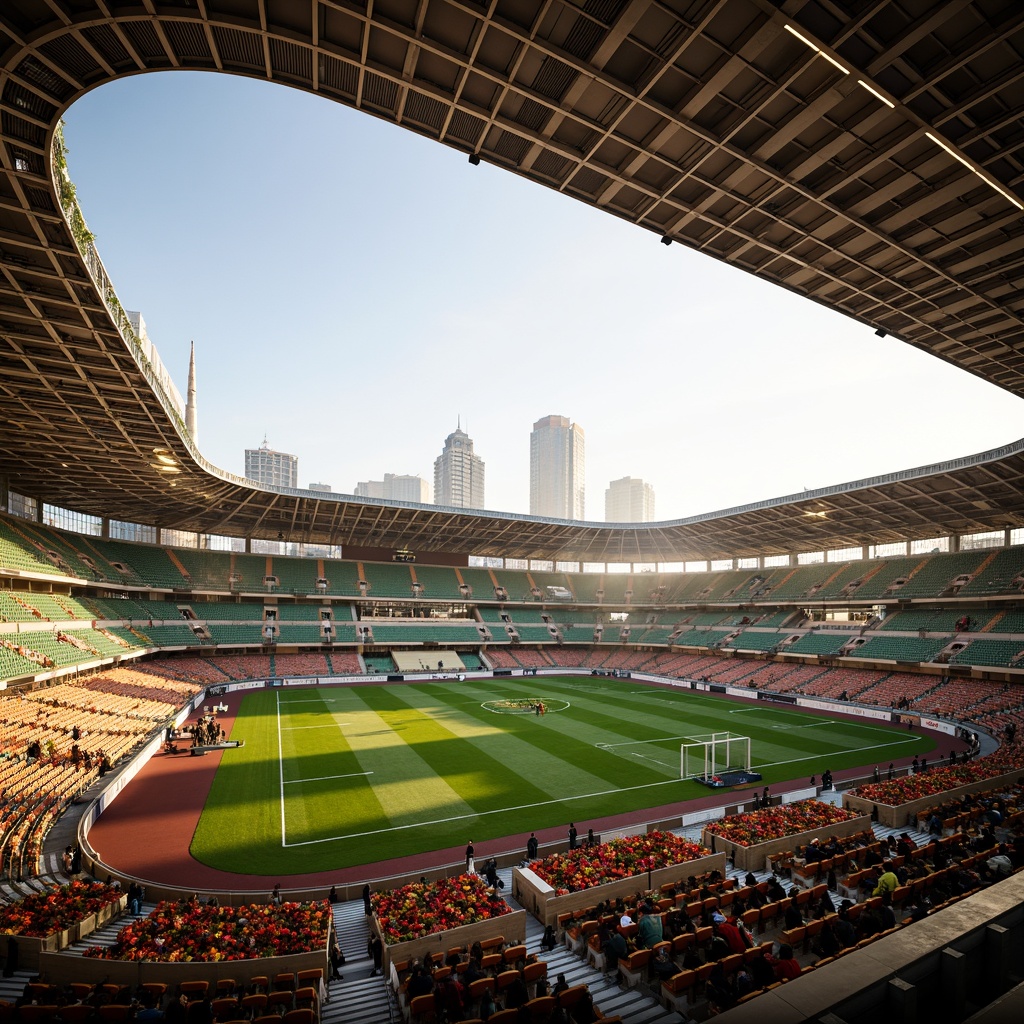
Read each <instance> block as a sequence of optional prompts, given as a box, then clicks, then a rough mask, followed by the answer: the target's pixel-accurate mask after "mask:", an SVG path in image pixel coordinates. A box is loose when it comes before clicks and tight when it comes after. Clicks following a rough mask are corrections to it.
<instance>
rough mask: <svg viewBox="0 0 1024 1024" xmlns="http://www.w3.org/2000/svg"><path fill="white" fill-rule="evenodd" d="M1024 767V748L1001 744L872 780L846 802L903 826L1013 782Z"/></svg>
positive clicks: (883, 821)
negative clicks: (972, 756) (944, 803)
mask: <svg viewBox="0 0 1024 1024" xmlns="http://www.w3.org/2000/svg"><path fill="white" fill-rule="evenodd" d="M1022 771H1024V750H1021V749H1017V748H1006V747H1002V748H1000V749H999V750H997V751H996V752H995V753H993V754H989V756H988V757H983V758H979V759H978V760H977V761H967V762H965V763H963V764H957V765H949V766H948V767H946V768H931V769H929V770H928V771H926V772H919V773H918V774H916V775H907V776H904V777H903V778H899V779H893V780H892V781H891V782H888V781H887V782H870V783H868V784H867V785H866V786H859V787H858V788H857V789H851V790H850V791H849V792H848V793H844V794H843V805H844V806H845V807H849V808H851V809H852V810H855V811H859V812H861V813H864V812H867V813H871V812H872V811H875V813H877V815H878V820H879V822H880V823H881V824H883V825H889V826H891V827H893V828H903V827H904V826H906V825H908V824H913V823H915V821H916V816H917V812H918V811H922V810H924V809H925V808H927V807H929V806H930V805H931V804H933V803H934V802H935V801H936V799H940V800H946V799H950V798H953V797H959V796H965V795H967V794H969V793H979V792H981V791H983V790H987V789H992V788H1000V787H1001V786H1004V785H1006V786H1012V785H1014V784H1015V783H1016V782H1017V780H1018V779H1019V778H1020V776H1021V773H1022Z"/></svg>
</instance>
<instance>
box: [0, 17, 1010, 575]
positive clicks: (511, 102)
mask: <svg viewBox="0 0 1024 1024" xmlns="http://www.w3.org/2000/svg"><path fill="white" fill-rule="evenodd" d="M65 6H67V5H60V4H53V3H42V2H35V0H23V2H17V3H12V4H6V5H5V10H4V20H3V24H2V27H0V54H2V57H0V76H2V77H0V104H2V107H3V117H2V119H0V147H2V149H3V157H4V159H3V160H2V161H0V188H2V192H3V202H2V203H0V233H2V244H0V268H2V274H0V493H3V492H6V491H7V490H8V489H9V490H11V491H14V492H15V493H17V494H21V495H25V496H28V497H29V498H31V499H33V500H36V501H40V502H47V503H50V504H52V505H56V506H60V507H63V508H69V509H73V510H75V511H77V512H82V513H86V514H91V515H97V516H101V517H109V518H113V519H119V520H124V521H127V522H142V523H145V524H147V525H155V526H158V527H166V528H177V529H183V530H191V531H195V532H197V533H204V534H205V533H214V534H229V535H236V536H245V537H259V538H266V539H273V538H276V537H277V536H278V535H284V536H285V537H286V538H287V539H288V540H290V541H309V542H317V543H329V544H339V545H342V546H344V547H345V548H346V550H347V551H348V552H349V553H350V554H354V553H355V550H354V549H356V548H360V549H363V551H364V552H365V555H366V557H367V558H369V559H370V560H371V561H372V560H373V559H375V558H378V559H379V558H380V557H382V556H383V555H386V553H387V551H388V549H389V548H390V549H395V548H398V547H408V548H410V549H412V550H413V551H416V552H418V553H424V552H452V553H458V554H465V553H473V554H480V555H487V554H493V555H501V556H509V557H522V558H530V557H533V558H543V559H552V560H562V561H568V560H580V561H593V562H599V561H600V562H671V561H680V560H693V559H707V558H733V557H738V556H748V555H749V556H757V555H761V554H766V553H768V554H770V553H790V552H797V551H804V550H817V549H842V548H846V547H852V546H858V547H859V546H862V545H864V544H865V543H876V544H878V543H886V542H889V541H899V540H903V539H905V538H908V537H909V538H927V537H934V536H944V535H948V534H956V533H965V532H981V531H985V530H995V529H1006V528H1009V527H1012V526H1018V525H1021V524H1022V523H1024V498H1022V495H1024V486H1022V484H1024V444H1020V443H1018V444H1013V445H1008V446H1006V447H1005V448H1003V449H998V450H995V451H992V452H986V453H982V454H980V455H978V456H973V457H969V458H962V459H957V460H955V461H953V462H949V463H943V464H940V465H936V466H932V467H922V468H920V469H915V470H908V471H906V472H903V473H895V474H890V475H888V476H885V477H880V478H875V479H870V480H863V481H856V482H853V483H850V484H844V485H840V486H838V487H833V488H825V489H821V490H818V491H812V492H806V493H804V494H799V495H791V496H789V497H784V498H779V499H773V500H769V501H764V502H758V503H756V504H752V505H748V506H744V507H742V508H737V509H729V510H724V511H719V512H713V513H709V514H706V515H700V516H693V517H690V518H688V519H683V520H676V521H673V522H668V523H658V524H646V525H641V526H621V525H619V526H616V525H604V524H578V523H570V522H564V521H559V520H544V519H538V518H531V517H526V516H512V515H508V514H500V513H489V512H460V511H458V510H454V509H447V508H439V507H436V506H422V505H411V504H400V503H385V502H381V501H376V502H375V501H374V500H372V499H362V500H356V499H353V498H351V497H348V496H330V495H327V496H325V495H323V494H320V493H316V492H310V491H298V490H295V491H288V490H274V489H270V488H257V487H253V486H252V485H251V484H249V483H247V482H246V481H245V480H243V479H241V478H239V477H236V476H233V475H231V474H228V473H226V472H224V471H222V470H220V469H218V468H217V467H215V466H212V465H211V464H210V463H208V462H207V461H206V460H205V459H204V458H203V457H202V455H201V454H200V453H199V451H198V449H197V448H196V445H195V444H194V442H193V439H192V438H191V436H190V435H189V434H188V432H187V429H186V427H185V425H184V422H183V419H182V416H181V410H180V409H179V408H178V407H177V406H176V404H175V402H174V400H173V397H172V395H171V394H170V393H169V389H168V388H167V387H165V384H164V382H163V381H162V379H161V376H160V374H159V373H158V372H157V371H156V369H154V366H155V365H156V364H155V363H154V358H153V356H154V353H153V352H152V351H151V350H149V351H147V350H144V348H143V347H142V345H141V343H140V342H139V340H138V338H136V337H135V335H134V333H133V332H132V330H131V326H130V324H129V323H128V320H127V317H126V315H125V313H124V310H123V308H122V307H121V304H120V303H119V302H118V299H117V297H116V287H115V284H116V283H115V282H111V281H110V280H109V279H108V277H107V275H106V272H105V270H104V268H103V266H102V263H101V262H100V259H99V256H98V254H97V252H96V250H95V248H94V246H93V244H92V242H91V240H90V239H89V237H88V233H87V232H86V231H85V229H84V221H83V220H82V217H81V212H80V211H79V210H78V209H77V207H76V206H75V200H74V190H73V188H71V187H70V179H69V178H68V177H67V168H66V165H65V160H64V151H63V147H62V145H61V144H60V140H59V133H58V132H57V127H58V123H59V119H60V117H61V115H62V113H63V112H64V111H65V110H66V109H67V107H68V106H69V105H71V104H72V103H73V102H74V101H75V100H76V99H77V98H78V97H79V96H81V95H83V94H84V93H85V92H86V91H88V90H90V89H94V88H96V87H97V86H100V85H102V84H103V83H105V82H109V81H112V80H115V79H118V78H121V77H126V76H130V75H136V74H138V73H140V72H144V71H150V70H165V69H167V68H176V69H177V68H180V69H196V70H203V71H222V72H226V73H231V74H237V75H244V76H249V77H253V78H258V79H264V80H270V81H274V82H279V83H281V84H284V85H288V86H290V87H294V88H299V89H303V90H307V91H310V92H316V93H317V94H318V95H319V96H321V97H323V98H325V99H326V100H330V101H333V102H337V103H342V104H345V105H348V106H351V107H354V108H358V109H361V110H365V111H366V112H368V113H370V114H372V115H373V116H375V117H380V118H384V119H387V120H391V121H392V122H394V123H395V124H400V125H402V126H403V127H405V128H408V129H410V130H412V131H415V132H417V133H419V134H421V135H423V136H426V137H428V138H431V139H434V140H436V141H438V142H440V143H443V144H445V145H448V146H451V147H454V148H456V149H458V150H460V151H462V152H463V153H466V154H469V155H470V156H471V158H472V159H473V160H474V162H478V161H479V160H485V161H487V162H489V163H493V164H494V165H496V166H498V167H501V168H504V169H506V170H508V171H510V172H512V173H515V174H518V175H521V176H523V177H525V178H527V179H529V180H531V181H533V182H535V183H537V184H538V185H544V186H547V187H548V188H552V189H556V190H558V191H560V192H564V193H566V194H567V196H570V197H572V198H575V199H578V200H581V201H583V202H586V203H588V204H590V205H592V206H594V207H595V208H597V209H600V210H603V211H606V212H607V213H609V214H611V215H613V216H616V217H618V218H622V219H625V220H628V221H630V222H631V223H633V224H635V225H637V226H638V227H642V228H644V229H646V230H648V231H650V232H653V233H654V235H655V236H660V237H661V238H662V240H663V241H669V242H676V243H679V244H681V245H686V246H688V247H690V248H692V249H695V250H697V251H700V252H702V253H705V254H707V255H709V256H711V257H713V258H715V259H718V260H722V261H724V262H727V263H729V264H731V265H732V266H735V267H737V268H740V269H742V270H745V271H747V272H749V273H752V274H755V275H757V276H759V277H760V278H762V279H763V280H766V281H769V282H772V283H775V284H778V285H780V286H782V287H785V288H787V289H789V290H791V291H793V292H796V293H798V294H800V295H804V296H806V297H808V298H809V299H813V300H814V301H816V302H819V303H822V304H824V305H826V306H828V307H830V308H832V309H834V310H837V311H839V312H841V313H843V314H844V315H847V316H850V317H852V318H855V319H857V320H860V321H861V322H863V323H864V324H865V325H867V327H868V328H870V329H874V330H876V331H878V332H880V333H888V334H891V335H893V336H895V337H899V338H901V339H902V340H903V341H905V342H907V343H908V344H911V345H914V346H916V347H918V348H920V349H922V350H924V351H926V352H928V353H931V354H933V355H935V356H937V357H939V358H941V359H943V360H946V361H948V362H950V363H953V364H954V365H957V366H960V367H962V368H963V369H964V370H965V371H966V372H970V373H973V374H977V375H979V376H981V377H984V378H985V379H987V380H989V381H992V382H994V383H995V384H997V385H999V386H1002V387H1004V388H1006V389H1008V390H1010V391H1012V392H1014V393H1016V394H1024V350H1022V348H1021V346H1020V345H1019V344H1018V342H1019V340H1020V338H1021V336H1022V333H1024V323H1022V315H1021V313H1022V308H1024V289H1022V288H1021V287H1020V284H1021V276H1020V275H1021V270H1020V267H1021V263H1020V252H1021V249H1022V246H1024V220H1022V218H1021V215H1020V214H1021V205H1020V202H1019V200H1018V198H1017V196H1016V195H1015V192H1014V189H1015V188H1016V187H1018V183H1019V181H1020V180H1021V171H1022V166H1021V158H1020V155H1019V154H1020V141H1021V133H1022V131H1024V128H1022V127H1021V126H1022V124H1024V109H1022V94H1021V91H1020V90H1019V88H1018V87H1017V81H1016V76H1015V75H1013V74H1010V73H1006V72H1005V71H1004V69H1006V68H1012V67H1015V66H1016V64H1017V63H1019V56H1020V53H1021V51H1022V50H1024V26H1022V24H1021V20H1020V17H1019V3H1018V0H973V2H971V0H965V2H962V3H949V4H942V5H938V6H937V7H935V9H934V10H932V11H930V12H929V13H928V15H927V16H924V15H922V16H921V17H918V15H917V13H915V10H914V9H912V6H911V7H908V5H907V4H905V3H898V2H895V0H879V2H878V3H875V4H872V5H870V6H869V7H868V8H865V7H864V5H862V4H860V3H856V2H853V0H836V2H834V3H831V4H829V5H828V7H827V11H826V10H825V8H823V7H822V5H820V4H819V3H817V2H814V0H793V2H790V3H787V4H785V5H778V4H766V3H764V2H762V0H720V2H718V3H713V4H712V3H708V4H701V3H697V4H695V5H689V6H688V7H687V8H686V11H685V12H683V11H682V10H680V11H676V10H675V8H673V7H672V6H671V5H658V4H649V3H646V2H645V0H612V2H609V3H607V4H604V5H596V6H594V5H589V6H585V7H582V8H581V7H580V6H579V5H578V4H575V3H567V2H566V3H555V4H548V3H545V2H543V0H525V2H523V3H518V4H511V3H498V4H494V5H490V6H485V7H480V8H474V7H472V5H469V6H466V5H463V6H459V5H452V4H450V3H448V2H446V0H394V2H392V3H389V4H387V5H384V6H377V7H374V6H373V5H371V6H370V7H369V8H367V9H365V10H364V9H362V8H361V7H355V8H352V9H348V8H347V7H345V5H337V4H333V3H326V2H324V3H320V2H317V0H314V2H313V3H312V4H307V5H304V6H303V5H293V4H278V5H266V4H250V5H244V4H228V5H226V6H223V9H222V5H217V4H205V5H204V4H200V5H195V4H187V3H167V4H159V5H153V6H150V7H147V8H145V9H144V10H143V9H141V8H137V7H136V6H132V5H127V6H125V5H115V6H113V7H112V6H111V5H109V4H101V3H99V2H98V0H96V2H90V0H76V2H75V3H74V4H72V5H70V7H69V10H71V11H72V12H73V13H68V11H66V10H65V9H64V8H65ZM783 8H784V9H783ZM62 213H63V216H62ZM667 256H668V258H672V256H671V253H669V254H667ZM681 273H682V270H681ZM498 292H500V287H499V288H498V289H496V294H497V293H498ZM958 454H959V453H958ZM755 545H756V550H755ZM203 561H204V559H199V558H197V559H194V560H192V561H190V562H188V564H187V566H186V568H187V571H188V572H189V573H190V574H194V575H196V576H197V577H200V576H202V574H203V572H204V566H203V564H202V563H203ZM154 568H155V566H154ZM172 568H177V567H166V566H165V567H164V569H165V571H166V572H167V573H168V574H169V575H170V577H171V578H172V579H173V571H172ZM80 575H81V573H80ZM367 582H368V583H370V582H371V581H369V580H368V581H367ZM377 582H379V584H380V585H381V586H390V585H391V584H390V583H389V582H388V580H386V579H385V578H384V577H383V576H382V577H381V578H380V580H379V581H377ZM794 585H796V584H794Z"/></svg>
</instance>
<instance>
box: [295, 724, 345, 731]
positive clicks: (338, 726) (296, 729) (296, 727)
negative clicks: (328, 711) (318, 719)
mask: <svg viewBox="0 0 1024 1024" xmlns="http://www.w3.org/2000/svg"><path fill="white" fill-rule="evenodd" d="M351 724H352V723H351V722H331V724H330V725H286V726H285V727H284V731H285V732H298V731H299V730H301V729H340V728H341V727H342V726H343V725H351Z"/></svg>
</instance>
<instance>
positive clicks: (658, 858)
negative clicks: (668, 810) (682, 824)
mask: <svg viewBox="0 0 1024 1024" xmlns="http://www.w3.org/2000/svg"><path fill="white" fill-rule="evenodd" d="M710 852H711V851H710V850H707V849H705V848H704V847H703V846H701V845H700V844H699V843H694V842H691V841H690V840H688V839H680V838H679V836H676V835H673V834H672V833H671V832H648V833H646V834H645V835H638V836H624V837H623V838H622V839H613V840H612V841H611V842H609V843H600V844H598V845H597V846H591V847H580V848H578V849H575V850H569V851H568V852H567V853H554V854H552V855H551V856H550V857H545V858H544V859H543V860H538V861H534V862H533V863H532V864H531V865H530V870H531V871H532V872H533V873H534V874H535V875H536V876H537V877H538V878H539V879H541V881H544V882H547V884H548V885H550V886H551V887H552V888H553V889H554V890H555V895H556V896H565V895H566V894H567V893H570V892H579V891H580V890H581V889H592V888H593V887H594V886H595V885H606V884H607V883H608V882H614V881H616V880H617V879H620V878H634V877H636V876H637V875H642V874H645V873H646V872H648V871H654V870H657V869H658V868H664V867H668V866H669V865H677V864H686V863H687V862H688V861H691V860H697V859H698V858H700V857H706V856H707V855H708V854H709V853H710Z"/></svg>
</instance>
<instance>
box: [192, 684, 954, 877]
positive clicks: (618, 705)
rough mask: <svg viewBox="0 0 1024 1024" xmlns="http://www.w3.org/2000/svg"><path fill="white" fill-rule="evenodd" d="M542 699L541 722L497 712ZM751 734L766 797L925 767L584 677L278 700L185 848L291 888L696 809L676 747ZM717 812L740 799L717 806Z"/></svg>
mask: <svg viewBox="0 0 1024 1024" xmlns="http://www.w3.org/2000/svg"><path fill="white" fill-rule="evenodd" d="M516 700H528V701H536V700H541V701H543V702H544V704H545V705H546V707H547V708H548V709H549V710H548V712H547V714H545V715H543V716H537V715H534V714H532V713H525V714H512V713H507V711H505V712H503V711H501V710H499V709H498V708H497V707H496V703H497V702H501V701H516ZM724 731H729V732H732V733H741V734H743V735H746V736H750V737H751V740H752V744H751V747H752V761H753V768H754V770H755V771H759V772H761V774H762V775H763V776H764V782H765V784H767V785H769V786H770V785H772V784H773V783H775V782H780V781H785V780H788V779H799V778H810V776H811V775H817V776H820V775H821V773H822V771H823V770H824V769H825V768H830V769H832V771H837V770H840V769H843V768H851V767H856V766H859V765H869V764H870V765H873V764H879V765H882V766H883V768H884V767H885V766H887V765H888V763H889V762H890V761H892V760H895V759H897V758H899V757H910V756H912V755H913V754H915V753H916V754H928V753H930V752H931V750H933V749H934V747H935V744H934V742H933V740H932V739H931V738H929V737H927V736H923V735H920V734H918V733H916V732H914V733H909V732H908V731H907V730H905V729H900V728H896V727H894V726H891V725H882V724H878V723H875V722H871V721H868V720H858V721H839V720H836V719H832V718H828V717H827V716H823V715H819V714H813V715H812V714H809V713H807V712H804V711H799V710H795V709H790V708H786V707H782V706H779V705H773V704H768V703H765V704H756V705H755V704H750V703H746V702H740V701H732V700H728V699H725V698H722V697H719V696H713V695H709V694H705V693H699V692H695V691H689V690H686V691H683V690H679V691H677V690H667V689H663V688H660V687H655V686H647V685H645V684H643V683H641V682H638V681H636V680H632V679H609V678H596V677H589V676H574V677H556V676H539V677H527V678H521V677H516V678H497V679H480V680H465V681H462V682H459V681H456V680H452V681H446V682H431V683H423V684H413V683H405V684H396V685H394V686H354V687H349V686H333V687H331V686H324V687H320V688H307V687H301V688H300V687H295V688H286V687H282V688H277V689H268V690H262V691H259V692H257V693H254V694H251V695H249V696H246V697H245V698H244V700H243V702H242V706H241V708H240V710H239V714H238V717H237V718H236V720H235V725H234V728H233V730H232V733H231V738H232V739H235V740H244V741H245V745H244V746H242V747H239V748H237V749H232V750H228V751H226V752H225V753H224V755H223V760H222V762H221V766H220V768H219V770H218V772H217V776H216V778H215V779H214V783H213V786H212V789H211V791H210V796H209V799H208V801H207V803H206V806H205V807H204V809H203V813H202V816H201V818H200V821H199V825H198V827H197V829H196V833H195V836H194V838H193V841H192V848H191V849H192V854H193V856H194V857H196V859H197V860H199V861H201V862H202V863H204V864H209V865H211V866H213V867H217V868H221V869H223V870H226V871H234V872H241V873H251V874H280V875H282V876H284V875H289V874H302V873H307V872H316V871H329V870H332V869H336V868H343V867H351V866H355V865H360V864H369V863H373V862H376V861H380V860H385V859H388V858H391V857H402V856H407V855H410V854H417V853H424V852H427V851H432V850H440V849H446V848H448V847H463V846H465V845H466V843H467V842H468V841H469V840H471V839H472V840H473V841H474V842H482V841H484V840H487V839H494V838H500V837H503V836H517V835H521V836H522V842H521V844H520V843H519V841H515V842H513V844H512V845H523V846H524V848H525V839H526V836H527V835H529V833H530V832H531V831H534V830H539V829H542V828H547V827H549V826H564V827H565V828H568V824H569V822H570V821H574V822H575V823H576V826H577V828H578V829H580V831H581V832H583V833H585V832H586V829H587V827H588V821H592V820H594V819H596V818H603V817H608V816H609V815H614V814H619V813H623V812H627V811H636V810H638V809H641V808H648V807H658V806H661V805H664V804H669V803H675V802H677V801H680V800H688V799H694V798H696V797H698V796H707V795H708V793H709V792H710V791H709V790H708V789H706V788H705V787H703V786H700V785H698V784H697V783H695V782H687V781H683V780H682V779H680V777H679V774H680V770H679V769H680V764H679V762H680V756H679V750H680V745H681V744H682V743H685V742H687V741H689V740H693V739H704V738H706V737H707V736H708V735H709V734H710V733H713V732H724ZM721 798H722V801H723V803H724V802H727V801H730V800H731V799H735V797H731V796H730V793H729V792H722V793H721Z"/></svg>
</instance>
